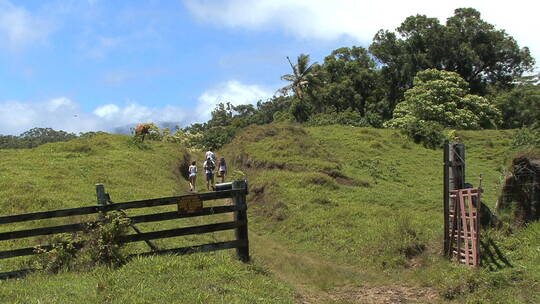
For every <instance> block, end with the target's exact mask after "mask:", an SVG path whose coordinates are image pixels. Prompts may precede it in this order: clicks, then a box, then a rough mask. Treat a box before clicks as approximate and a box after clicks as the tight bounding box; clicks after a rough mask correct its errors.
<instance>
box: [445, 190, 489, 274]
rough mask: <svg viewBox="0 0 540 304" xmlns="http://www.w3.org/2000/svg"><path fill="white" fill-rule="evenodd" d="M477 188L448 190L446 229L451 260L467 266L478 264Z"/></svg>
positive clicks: (478, 191)
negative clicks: (448, 208)
mask: <svg viewBox="0 0 540 304" xmlns="http://www.w3.org/2000/svg"><path fill="white" fill-rule="evenodd" d="M480 193H481V189H479V188H469V189H460V190H451V191H450V206H449V207H450V211H449V213H448V222H449V223H450V228H449V230H448V231H446V234H447V238H448V240H449V244H448V245H449V248H450V253H451V256H450V258H451V259H452V260H455V261H458V262H460V263H464V264H466V265H469V266H475V267H476V266H479V265H480V256H479V255H480V254H479V253H480V248H479V233H480V231H479V225H478V223H479V212H478V209H479V208H478V207H479V206H480V204H479V203H480Z"/></svg>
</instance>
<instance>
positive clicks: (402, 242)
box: [223, 125, 540, 303]
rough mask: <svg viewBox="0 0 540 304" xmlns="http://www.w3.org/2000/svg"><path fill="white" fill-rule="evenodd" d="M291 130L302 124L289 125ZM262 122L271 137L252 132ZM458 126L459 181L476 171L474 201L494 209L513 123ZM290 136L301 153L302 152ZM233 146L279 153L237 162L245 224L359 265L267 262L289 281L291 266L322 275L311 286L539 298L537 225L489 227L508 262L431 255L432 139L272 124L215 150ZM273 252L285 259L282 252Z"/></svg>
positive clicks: (436, 242) (435, 192) (434, 249)
mask: <svg viewBox="0 0 540 304" xmlns="http://www.w3.org/2000/svg"><path fill="white" fill-rule="evenodd" d="M296 129H298V130H296ZM291 130H296V131H294V132H291ZM300 132H303V134H304V135H303V136H298V134H300ZM266 133H271V134H272V136H270V137H268V136H267V137H263V138H261V137H260V134H266ZM459 136H460V137H461V138H462V139H463V141H464V143H465V145H466V149H467V150H466V158H467V169H466V175H467V180H468V182H471V183H473V184H474V185H476V186H477V185H478V184H479V179H480V174H482V176H483V181H482V185H483V188H484V189H485V193H484V196H483V201H484V202H486V203H487V204H488V205H489V206H490V207H491V208H493V207H494V205H495V202H496V198H497V196H498V194H499V191H500V180H501V171H502V170H503V169H504V167H505V166H504V163H505V161H507V159H508V158H509V155H508V154H507V150H508V147H509V144H510V142H511V138H512V131H467V132H459ZM275 142H277V143H279V145H275V144H273V143H275ZM289 147H290V148H289ZM298 147H303V148H302V149H304V150H307V151H311V152H310V153H309V154H302V153H301V152H299V151H298ZM275 149H279V151H276V150H275ZM239 150H240V151H242V153H243V160H245V159H250V163H264V161H259V159H261V160H266V159H268V158H270V157H269V155H274V154H279V155H280V157H279V158H278V159H276V160H275V161H279V162H280V164H278V165H274V166H273V167H270V168H268V167H266V168H265V167H257V166H252V167H251V168H246V166H245V164H246V163H245V161H244V162H236V165H237V166H241V165H244V168H246V170H247V171H248V176H249V178H250V185H251V187H250V188H251V195H250V197H249V198H248V202H249V203H250V207H251V209H250V215H251V227H252V228H253V229H252V230H254V231H256V233H257V234H259V235H261V238H269V239H272V240H274V241H275V242H278V243H280V244H282V246H283V247H285V248H288V250H291V251H295V252H296V253H297V254H299V253H303V254H306V255H309V256H312V257H315V258H317V259H319V260H320V261H321V264H322V265H324V264H325V263H327V262H330V263H334V264H337V265H339V266H341V267H345V268H347V267H349V268H347V269H350V267H352V268H354V269H355V270H354V271H353V273H356V275H357V278H355V279H352V280H351V275H350V274H347V271H345V270H344V271H342V272H323V273H320V274H318V273H316V271H313V269H309V268H298V269H294V270H291V271H287V270H283V269H281V270H280V269H279V267H277V268H276V269H277V270H276V271H283V272H284V273H285V274H284V275H283V277H284V278H285V279H286V280H289V282H291V283H292V284H293V285H297V286H301V285H302V284H304V283H305V282H304V281H305V280H303V281H302V280H298V279H297V278H296V276H297V275H295V274H294V273H293V272H301V273H303V274H304V275H305V276H311V279H309V280H311V281H314V282H317V281H323V282H326V284H319V285H318V284H313V289H312V290H311V291H314V290H315V291H316V290H319V291H320V290H326V291H328V290H330V292H331V290H332V288H336V287H339V286H341V285H343V284H353V285H358V286H363V285H366V284H368V285H392V284H402V285H406V286H414V287H417V288H430V289H433V290H435V292H436V293H437V296H438V300H435V301H446V300H458V301H463V300H465V301H468V302H471V303H477V302H480V303H492V302H493V303H495V302H500V303H507V302H508V303H536V302H537V301H540V298H539V297H538V295H540V280H539V278H538V275H537V274H536V273H538V271H537V270H538V261H540V259H539V258H540V249H539V247H538V240H533V239H534V236H536V235H537V229H538V228H537V227H538V226H535V225H531V226H529V227H527V228H524V229H522V230H518V231H516V233H514V234H510V235H506V236H502V235H501V234H502V233H498V234H497V233H495V232H491V231H490V232H489V233H493V234H495V236H494V239H495V240H496V244H497V245H498V246H499V248H500V249H501V251H502V252H503V253H504V254H505V255H507V256H508V257H509V258H510V262H511V263H512V264H513V265H514V268H503V269H501V270H496V271H488V270H485V269H483V270H473V269H468V268H466V267H464V266H461V265H455V264H453V263H450V262H448V261H446V260H445V259H443V258H442V257H441V251H442V248H441V247H442V244H441V243H442V241H441V240H442V223H443V210H442V186H443V185H442V171H443V170H442V168H443V167H442V151H441V150H429V149H425V148H423V147H421V146H419V145H415V144H412V143H410V142H409V141H408V140H406V139H404V138H403V137H402V136H401V135H399V134H398V133H397V132H395V131H392V130H375V129H368V128H354V127H343V126H330V127H312V128H305V129H301V128H300V127H294V126H271V125H270V126H261V127H252V128H251V129H250V130H249V131H248V132H245V133H244V134H243V135H241V136H239V137H238V138H237V139H236V140H235V141H234V142H233V143H231V144H230V145H229V146H226V147H225V149H224V151H223V153H224V154H226V155H228V157H229V158H233V157H234V155H235V154H236V153H237V151H239ZM299 155H305V157H302V158H299ZM289 162H290V163H293V164H294V166H289V165H288V164H289ZM321 163H325V164H327V163H330V164H332V165H333V166H334V167H333V169H332V170H330V171H331V172H328V167H330V166H329V165H326V166H321V165H320V164H321ZM275 168H281V169H275ZM298 168H303V169H302V170H298ZM336 171H337V172H336ZM535 227H536V228H535ZM524 236H528V238H527V239H526V240H527V241H523V240H524ZM508 244H514V245H515V247H511V246H509V245H508ZM517 244H519V246H518V245H517ZM272 258H274V259H279V258H280V257H279V255H275V256H274V257H272ZM282 259H283V261H284V262H285V263H286V261H285V260H287V259H289V257H287V255H284V257H282ZM272 263H273V264H276V263H275V262H272ZM287 272H288V273H289V277H287V275H286V273H287ZM309 280H308V281H309ZM332 282H334V283H332Z"/></svg>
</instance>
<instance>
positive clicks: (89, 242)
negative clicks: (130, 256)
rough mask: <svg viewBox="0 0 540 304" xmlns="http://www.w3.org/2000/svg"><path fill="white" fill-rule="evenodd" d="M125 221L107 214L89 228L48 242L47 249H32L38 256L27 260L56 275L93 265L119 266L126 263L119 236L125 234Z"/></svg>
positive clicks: (126, 221)
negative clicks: (63, 271) (61, 271)
mask: <svg viewBox="0 0 540 304" xmlns="http://www.w3.org/2000/svg"><path fill="white" fill-rule="evenodd" d="M129 225H130V220H129V218H127V217H125V216H124V215H122V214H120V213H117V212H111V213H110V214H108V215H106V216H105V217H104V219H103V221H100V222H97V223H95V224H92V225H90V226H89V227H88V228H87V229H86V230H84V231H82V232H79V233H74V234H63V235H59V236H56V237H54V238H53V239H52V240H51V248H50V249H45V248H44V247H40V246H38V247H36V252H38V253H40V254H39V255H38V256H37V258H36V259H34V260H32V261H31V264H32V266H33V267H35V268H37V269H39V270H44V271H47V272H53V273H56V272H58V271H60V270H63V269H65V270H76V269H84V268H86V267H91V266H93V265H96V264H105V265H109V266H120V265H122V264H124V262H125V261H126V257H125V256H124V254H123V252H122V250H121V249H122V244H121V243H120V237H121V236H122V235H125V234H126V233H127V229H128V227H129Z"/></svg>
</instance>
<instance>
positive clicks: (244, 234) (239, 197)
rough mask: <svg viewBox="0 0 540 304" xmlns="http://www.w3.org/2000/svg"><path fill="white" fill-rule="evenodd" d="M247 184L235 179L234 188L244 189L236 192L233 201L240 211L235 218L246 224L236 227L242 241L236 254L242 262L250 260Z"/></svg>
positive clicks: (236, 233)
mask: <svg viewBox="0 0 540 304" xmlns="http://www.w3.org/2000/svg"><path fill="white" fill-rule="evenodd" d="M246 188H247V184H246V181H244V180H239V181H233V183H232V189H233V190H243V191H242V192H241V193H237V194H234V197H233V201H234V205H235V206H236V207H239V208H238V209H239V210H238V211H235V212H234V220H235V221H236V222H240V221H241V222H243V223H244V224H243V225H242V226H240V227H238V228H236V229H235V235H236V240H237V241H240V242H242V243H243V244H242V245H241V246H240V247H237V248H236V255H237V256H238V259H240V260H241V261H242V262H249V240H248V225H247V205H246V193H247V189H246Z"/></svg>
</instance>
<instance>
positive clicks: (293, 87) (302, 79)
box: [279, 54, 317, 99]
mask: <svg viewBox="0 0 540 304" xmlns="http://www.w3.org/2000/svg"><path fill="white" fill-rule="evenodd" d="M287 60H288V61H289V64H290V65H291V68H292V70H293V73H292V74H285V75H283V76H281V80H285V81H290V82H291V83H290V84H289V85H287V86H285V87H283V88H281V89H280V90H279V91H280V92H281V93H283V94H287V93H288V92H289V91H294V92H295V93H296V96H298V98H299V99H302V98H303V97H304V89H305V88H306V87H307V85H308V76H309V75H311V74H312V68H313V66H314V65H315V64H317V63H316V62H314V63H312V64H311V65H309V55H306V54H300V55H299V56H298V59H297V63H296V65H293V64H292V62H291V59H289V56H287Z"/></svg>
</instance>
